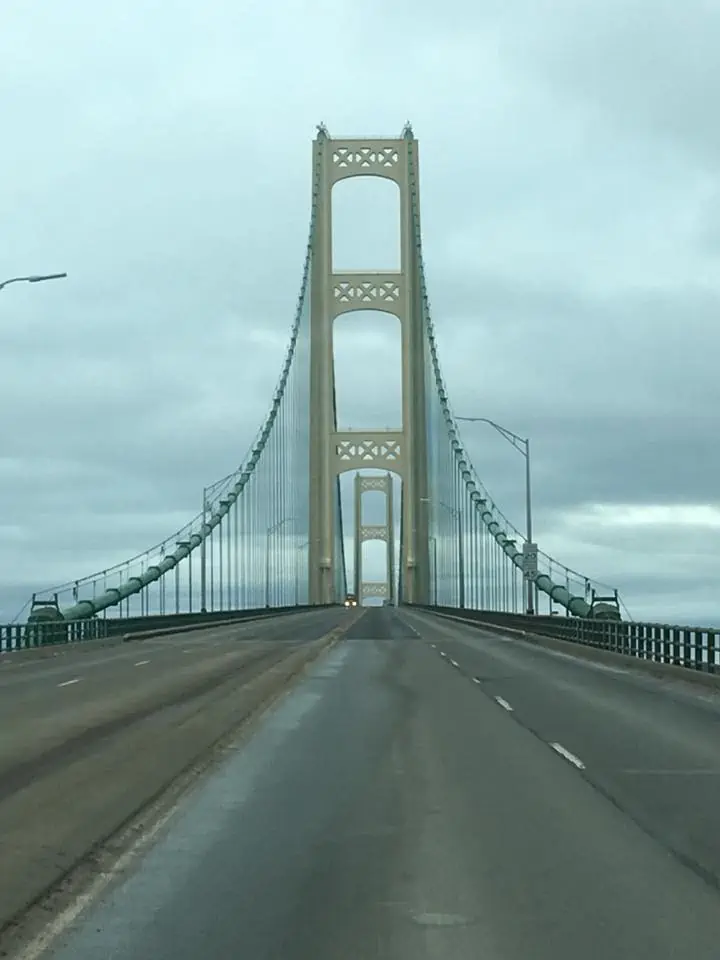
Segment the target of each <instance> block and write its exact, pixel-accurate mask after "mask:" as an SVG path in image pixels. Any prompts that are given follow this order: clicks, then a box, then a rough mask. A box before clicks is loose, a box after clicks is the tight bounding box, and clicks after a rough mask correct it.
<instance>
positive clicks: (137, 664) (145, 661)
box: [135, 660, 150, 667]
mask: <svg viewBox="0 0 720 960" xmlns="http://www.w3.org/2000/svg"><path fill="white" fill-rule="evenodd" d="M146 663H150V661H149V660H138V662H137V663H136V664H135V666H136V667H144V666H145V664H146Z"/></svg>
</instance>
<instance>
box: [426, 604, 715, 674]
mask: <svg viewBox="0 0 720 960" xmlns="http://www.w3.org/2000/svg"><path fill="white" fill-rule="evenodd" d="M416 606H417V607H418V608H421V609H423V610H430V611H432V612H434V613H442V614H449V615H451V616H455V617H463V618H464V619H467V620H476V621H478V623H486V624H488V625H490V626H498V627H510V628H512V629H516V630H524V631H526V632H527V633H536V634H540V635H541V636H547V637H554V638H556V639H558V640H568V641H570V642H571V643H581V644H583V645H584V646H588V647H596V648H598V649H600V650H609V651H610V652H612V653H621V654H625V655H626V656H630V657H638V658H640V659H642V660H651V661H653V662H654V663H663V664H669V665H672V666H675V667H685V668H686V669H687V670H697V671H700V672H702V673H711V674H720V629H715V628H712V627H688V626H682V625H676V624H668V623H642V622H638V621H630V622H627V621H613V620H588V619H586V618H584V617H559V616H556V617H552V616H550V617H548V616H530V615H528V614H525V613H498V612H497V611H494V610H468V609H460V608H458V607H433V606H425V605H421V604H417V605H416Z"/></svg>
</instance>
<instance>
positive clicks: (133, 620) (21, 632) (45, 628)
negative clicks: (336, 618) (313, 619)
mask: <svg viewBox="0 0 720 960" xmlns="http://www.w3.org/2000/svg"><path fill="white" fill-rule="evenodd" d="M328 606H335V604H328ZM315 609H321V608H320V606H317V607H315V606H313V607H296V606H292V607H260V608H257V609H252V610H217V611H213V612H212V613H177V614H175V613H173V614H165V615H162V616H161V615H157V616H149V617H108V618H107V619H105V618H101V617H93V618H92V619H88V620H47V621H36V622H34V623H11V624H6V625H0V653H9V652H11V651H14V650H29V649H32V648H34V647H46V646H56V645H64V644H68V643H82V642H85V641H90V640H102V639H108V638H112V637H121V636H124V635H125V634H128V633H130V634H132V633H141V632H142V631H144V630H162V629H165V628H168V627H169V628H172V627H188V626H194V625H197V626H199V627H202V626H208V627H210V626H212V625H213V623H215V622H218V621H227V620H238V621H242V620H264V619H267V618H268V617H277V616H283V615H287V614H290V613H297V612H299V611H301V610H315Z"/></svg>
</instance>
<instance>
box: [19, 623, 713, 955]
mask: <svg viewBox="0 0 720 960" xmlns="http://www.w3.org/2000/svg"><path fill="white" fill-rule="evenodd" d="M719 720H720V710H719V708H718V703H717V699H716V698H713V696H712V695H710V694H708V693H707V692H704V693H702V694H700V693H697V694H696V693H694V692H692V691H690V690H687V689H685V687H684V686H683V685H682V684H675V683H664V682H661V681H657V680H653V679H650V678H647V679H646V678H638V677H637V676H635V675H634V674H629V673H628V672H627V671H624V670H620V669H618V670H617V671H616V670H615V669H614V668H612V667H611V668H607V667H599V666H598V665H596V664H592V663H588V662H587V661H585V660H583V661H575V660H573V659H572V658H567V657H563V656H560V655H557V654H554V653H552V652H549V651H544V650H539V649H538V648H534V647H532V646H531V645H530V644H526V643H523V642H521V641H514V640H507V639H504V638H502V637H501V636H498V635H492V634H486V633H482V632H480V631H478V630H476V629H475V628H472V627H465V626H462V625H458V624H455V623H452V622H450V621H447V620H441V619H440V618H437V617H433V616H432V615H430V614H420V613H415V612H413V613H408V612H404V611H401V612H397V611H393V610H387V609H380V610H371V611H368V612H367V613H365V615H364V616H363V617H361V619H360V620H359V621H358V622H357V624H356V625H355V626H354V627H353V628H352V629H351V631H350V633H349V634H348V637H347V638H346V639H345V640H343V641H341V642H340V643H339V644H338V645H337V646H336V647H334V648H333V649H332V650H331V651H330V652H329V653H328V654H326V655H324V656H323V657H322V658H321V659H320V660H318V661H316V662H315V664H314V665H313V667H312V668H311V670H310V672H309V674H308V675H307V676H306V679H305V680H304V681H303V682H302V683H300V684H299V685H297V686H296V687H295V688H294V689H293V690H292V691H291V692H290V693H288V694H287V695H286V696H285V697H284V699H283V700H282V701H281V702H280V703H279V704H278V705H276V707H275V708H273V710H272V711H270V712H268V713H267V714H266V715H265V717H264V719H263V720H262V721H261V723H260V724H259V726H258V727H257V728H256V730H255V733H254V735H253V737H252V738H251V739H250V740H249V741H247V742H245V743H239V744H238V745H237V748H236V749H235V750H233V751H232V752H231V754H230V755H229V757H228V759H227V761H226V762H225V763H224V764H223V766H222V767H221V768H220V769H219V770H218V771H217V772H216V773H215V774H214V775H213V776H211V777H210V778H209V779H207V780H206V781H204V782H202V783H199V784H198V785H197V787H196V789H195V790H194V791H193V792H192V793H191V794H190V795H189V796H188V797H186V798H185V800H183V801H182V802H181V803H180V804H179V805H178V807H177V809H176V811H175V813H174V815H173V816H172V817H171V818H170V819H169V820H168V821H167V823H165V825H164V826H163V827H162V829H160V830H159V832H158V834H157V836H156V837H155V840H154V842H153V843H152V844H151V845H150V846H149V848H148V849H147V850H146V851H145V852H144V853H143V854H142V855H140V854H138V855H137V856H135V857H129V858H128V859H127V860H126V862H125V863H124V864H123V865H122V866H121V867H118V869H117V870H116V871H115V873H114V874H113V875H110V876H108V877H106V878H100V879H99V880H98V882H97V883H98V885H97V888H96V890H95V894H94V896H93V897H92V898H90V899H89V902H88V904H87V905H86V906H85V907H84V908H83V909H82V910H79V912H78V910H72V911H69V912H68V913H66V914H65V915H63V916H61V917H60V918H58V919H56V921H55V922H54V925H53V927H52V931H53V933H54V937H55V939H54V941H53V944H52V946H51V947H50V948H49V950H47V951H46V952H44V953H42V956H44V957H46V958H52V960H103V958H113V960H131V958H132V960H135V958H138V957H153V958H154V960H165V958H167V960H170V958H172V960H197V958H198V957H213V958H215V957H217V958H226V957H227V958H234V957H238V958H242V957H248V958H252V960H280V958H282V960H338V958H344V957H348V958H352V960H370V958H387V960H424V958H427V960H577V958H578V957H583V958H587V960H601V958H602V960H606V958H613V960H614V958H616V957H623V958H624V957H627V958H632V960H670V958H675V960H681V958H682V960H685V958H692V960H718V957H720V894H719V892H718V885H717V884H718V875H719V874H720V870H718V860H717V848H716V846H714V844H715V843H716V840H715V838H714V837H713V832H715V833H717V831H713V829H712V824H711V823H710V822H709V820H708V819H707V816H708V814H709V813H711V812H712V810H713V809H714V810H715V811H717V810H718V809H720V802H719V801H720V792H719V785H720V736H718V734H719V732H720V727H719V726H718V721H719ZM25 956H26V958H28V960H29V958H30V957H33V958H35V957H38V956H40V953H39V952H38V951H37V950H35V952H34V953H33V952H32V951H31V952H29V953H27V954H26V955H25Z"/></svg>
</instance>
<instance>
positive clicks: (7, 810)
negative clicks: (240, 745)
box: [0, 609, 352, 953]
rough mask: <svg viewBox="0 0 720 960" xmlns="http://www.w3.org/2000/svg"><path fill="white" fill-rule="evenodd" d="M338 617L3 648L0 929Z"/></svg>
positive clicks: (250, 711) (234, 721)
mask: <svg viewBox="0 0 720 960" xmlns="http://www.w3.org/2000/svg"><path fill="white" fill-rule="evenodd" d="M351 616H352V615H351ZM348 622H349V620H348V612H347V611H345V610H339V609H334V610H315V611H305V612H301V613H297V614H290V615H287V616H282V617H278V618H272V619H269V620H258V621H255V622H248V623H238V624H233V625H226V626H213V627H210V628H204V629H200V630H193V631H190V632H183V633H177V634H169V635H165V636H162V637H155V638H146V639H144V640H135V641H130V642H126V643H123V642H122V641H121V640H118V641H117V642H111V643H107V642H102V643H99V644H97V645H95V644H94V643H93V642H91V641H90V642H88V643H83V644H72V645H68V646H65V647H61V648H58V649H57V650H56V651H50V650H38V651H30V652H20V653H18V654H12V653H11V654H7V655H6V656H4V657H3V658H2V662H1V663H0V850H1V851H2V853H1V854H0V863H1V864H2V869H0V930H1V929H2V928H3V926H4V925H6V924H7V923H8V922H10V921H11V920H12V919H13V918H15V917H16V916H17V914H18V913H19V912H21V911H22V910H24V909H25V907H27V906H28V905H29V904H31V903H32V902H33V901H34V900H35V899H36V898H37V897H38V896H39V895H41V894H42V893H43V892H44V891H45V890H47V889H49V888H50V887H52V886H53V884H55V883H57V882H58V881H59V880H60V879H61V878H62V877H63V876H64V875H65V874H66V873H67V872H68V871H69V870H72V869H74V868H75V867H76V865H77V864H78V863H79V862H80V860H81V859H82V858H83V857H84V856H86V855H87V854H88V852H89V851H90V850H91V849H92V848H93V847H94V846H95V845H96V844H97V843H99V842H102V841H105V840H106V839H107V838H108V837H110V836H111V835H113V833H114V832H115V831H117V830H118V829H119V828H121V827H122V826H123V824H125V823H126V821H127V820H128V818H129V817H131V816H132V815H133V814H135V812H136V811H137V810H138V809H140V808H142V807H143V806H144V805H145V804H147V803H148V802H151V801H152V800H153V798H154V797H156V796H157V795H158V794H159V793H160V792H161V791H162V790H163V789H164V788H166V787H167V786H168V785H169V784H170V783H172V782H173V781H174V780H175V779H176V778H177V777H178V776H180V775H182V774H183V773H184V772H186V771H187V770H188V769H189V768H190V766H191V765H192V764H194V763H200V762H202V761H203V758H206V757H207V755H208V754H209V753H210V752H211V751H212V750H213V749H214V748H215V746H216V744H217V743H218V742H219V741H220V739H221V738H222V737H223V736H224V735H226V734H227V733H228V732H230V731H232V730H234V729H235V728H236V727H237V726H238V725H241V724H243V723H244V722H245V721H247V720H248V719H249V718H250V717H252V716H253V715H254V714H255V713H257V711H258V710H259V709H261V707H262V706H263V705H264V704H265V703H267V702H269V701H271V700H272V699H273V697H275V696H277V695H278V694H279V693H280V692H281V691H282V690H283V689H284V688H285V687H286V686H287V685H288V684H289V683H290V682H291V681H292V679H293V678H294V676H295V675H296V674H297V673H298V672H299V671H300V670H301V669H302V668H303V665H304V664H305V662H307V661H308V660H311V659H312V658H313V657H314V656H316V655H317V654H318V653H319V652H321V650H322V649H323V648H324V646H325V644H326V642H327V641H326V637H327V635H328V634H330V633H331V632H332V631H333V630H334V629H335V628H337V627H338V626H339V625H343V624H347V623H348ZM1 952H2V951H1V950H0V953H1Z"/></svg>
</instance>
